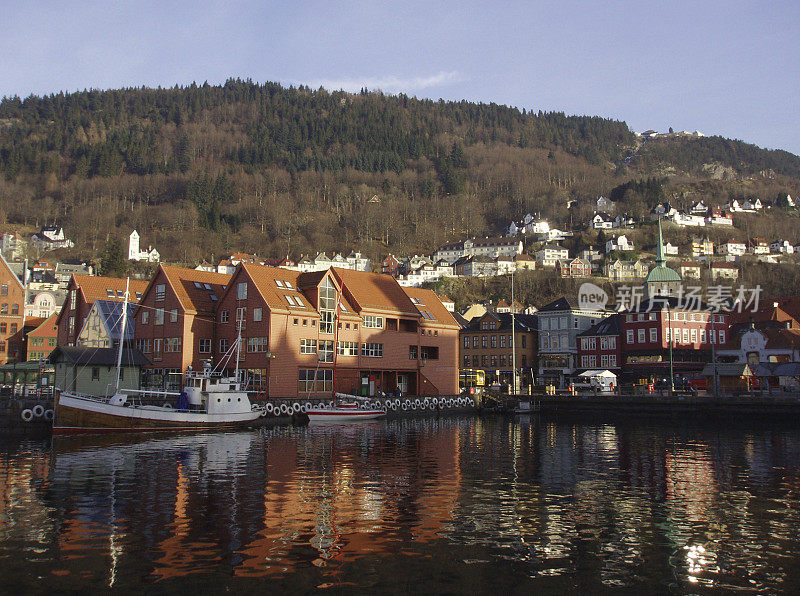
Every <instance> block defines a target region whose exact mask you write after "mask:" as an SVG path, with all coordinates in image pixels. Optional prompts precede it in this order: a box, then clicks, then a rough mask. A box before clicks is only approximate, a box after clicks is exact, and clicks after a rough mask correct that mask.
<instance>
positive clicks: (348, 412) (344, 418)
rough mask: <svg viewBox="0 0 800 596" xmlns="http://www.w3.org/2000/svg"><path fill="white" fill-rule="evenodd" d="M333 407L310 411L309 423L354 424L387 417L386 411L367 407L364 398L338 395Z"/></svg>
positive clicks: (308, 414) (343, 394) (308, 412)
mask: <svg viewBox="0 0 800 596" xmlns="http://www.w3.org/2000/svg"><path fill="white" fill-rule="evenodd" d="M334 397H335V399H334V402H333V405H332V406H330V407H327V408H323V407H316V408H312V409H310V410H308V411H307V412H306V415H307V416H308V420H309V422H353V421H356V420H375V419H376V418H381V417H382V416H386V411H385V410H381V409H376V408H370V407H366V406H365V404H366V402H367V401H368V400H367V399H366V398H364V397H359V396H357V395H348V394H346V393H336V394H335V395H334Z"/></svg>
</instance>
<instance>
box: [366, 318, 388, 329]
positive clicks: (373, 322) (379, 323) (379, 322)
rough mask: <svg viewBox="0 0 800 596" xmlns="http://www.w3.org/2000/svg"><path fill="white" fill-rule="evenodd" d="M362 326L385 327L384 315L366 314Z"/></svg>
mask: <svg viewBox="0 0 800 596" xmlns="http://www.w3.org/2000/svg"><path fill="white" fill-rule="evenodd" d="M362 326H364V327H369V328H371V329H383V317H374V316H372V315H365V316H364V322H363V323H362Z"/></svg>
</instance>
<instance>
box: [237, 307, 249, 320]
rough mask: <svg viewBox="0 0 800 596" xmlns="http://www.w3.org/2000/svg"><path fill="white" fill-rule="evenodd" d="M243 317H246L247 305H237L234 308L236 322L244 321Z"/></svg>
mask: <svg viewBox="0 0 800 596" xmlns="http://www.w3.org/2000/svg"><path fill="white" fill-rule="evenodd" d="M245 318H247V307H246V306H238V307H237V308H236V322H237V323H238V322H239V321H242V322H244V320H245Z"/></svg>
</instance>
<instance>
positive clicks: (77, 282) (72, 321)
mask: <svg viewBox="0 0 800 596" xmlns="http://www.w3.org/2000/svg"><path fill="white" fill-rule="evenodd" d="M126 282H127V280H126V279H125V278H121V277H101V276H94V275H79V274H73V275H72V278H71V279H70V280H69V284H68V285H67V299H66V300H65V301H64V305H63V306H62V307H61V312H59V313H58V319H57V320H56V325H57V327H58V345H59V346H74V345H75V344H76V342H77V340H78V336H79V335H80V332H81V329H82V328H83V323H84V321H85V320H86V317H87V316H88V315H89V311H90V310H92V305H93V304H94V302H95V300H111V301H113V302H122V301H123V300H124V299H125V285H126ZM146 288H147V282H146V281H141V280H137V279H132V280H130V285H129V286H128V302H130V303H131V304H136V303H138V302H139V300H141V298H142V295H143V293H144V291H145V289H146Z"/></svg>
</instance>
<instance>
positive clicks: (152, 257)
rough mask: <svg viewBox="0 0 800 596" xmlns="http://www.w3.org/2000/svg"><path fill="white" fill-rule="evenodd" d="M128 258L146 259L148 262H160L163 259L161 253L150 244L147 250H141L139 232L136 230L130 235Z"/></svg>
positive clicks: (131, 259)
mask: <svg viewBox="0 0 800 596" xmlns="http://www.w3.org/2000/svg"><path fill="white" fill-rule="evenodd" d="M128 260H130V261H145V262H147V263H158V262H159V261H160V260H161V255H160V254H158V251H157V250H156V249H155V248H153V247H152V246H148V247H147V250H140V248H139V232H137V231H136V230H134V231H133V232H131V235H130V236H128Z"/></svg>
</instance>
